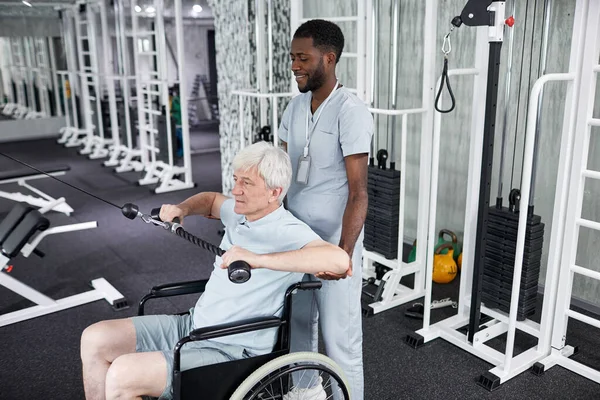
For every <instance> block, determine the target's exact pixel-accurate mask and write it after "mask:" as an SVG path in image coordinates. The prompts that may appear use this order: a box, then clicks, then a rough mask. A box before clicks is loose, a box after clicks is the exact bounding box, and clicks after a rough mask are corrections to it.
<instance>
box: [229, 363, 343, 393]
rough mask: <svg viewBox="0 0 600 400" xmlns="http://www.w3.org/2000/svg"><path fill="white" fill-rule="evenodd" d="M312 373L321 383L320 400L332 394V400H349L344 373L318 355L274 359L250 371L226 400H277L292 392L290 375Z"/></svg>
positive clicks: (334, 364) (292, 385)
mask: <svg viewBox="0 0 600 400" xmlns="http://www.w3.org/2000/svg"><path fill="white" fill-rule="evenodd" d="M313 373H314V374H316V375H318V377H319V378H320V379H321V383H322V385H323V390H324V392H325V393H323V396H325V397H323V399H325V398H327V399H330V398H332V397H331V396H332V394H333V393H334V392H335V394H336V396H334V397H333V398H335V399H343V400H349V399H350V395H349V393H348V383H347V381H346V378H345V377H344V373H343V371H342V369H341V368H340V367H339V366H338V365H337V364H336V363H335V362H334V361H333V360H332V359H330V358H329V357H326V356H324V355H322V354H319V353H313V352H299V353H291V354H286V355H284V356H281V357H278V358H276V359H274V360H272V361H270V362H268V363H266V364H265V365H263V366H262V367H260V368H259V369H257V370H256V371H254V372H253V373H252V374H251V375H250V376H248V377H247V378H246V379H245V380H244V382H242V384H241V385H240V386H239V387H238V388H237V390H236V391H235V392H234V393H233V395H231V397H230V400H275V399H277V400H281V399H283V398H284V395H285V394H287V393H288V392H293V390H294V384H293V382H292V374H294V375H295V376H298V375H297V374H313ZM311 376H314V375H311ZM312 380H313V381H314V378H313V379H312ZM325 394H326V395H325ZM294 398H295V399H296V398H302V397H294ZM311 398H312V397H311Z"/></svg>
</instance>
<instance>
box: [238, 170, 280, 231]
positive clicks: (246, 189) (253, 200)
mask: <svg viewBox="0 0 600 400" xmlns="http://www.w3.org/2000/svg"><path fill="white" fill-rule="evenodd" d="M233 180H234V182H235V184H234V187H233V189H232V191H231V194H232V195H233V197H234V198H235V207H234V211H235V213H236V214H241V215H245V216H246V219H247V220H248V221H256V220H257V219H260V218H262V217H264V216H265V215H267V214H269V213H270V212H272V211H274V210H275V209H277V208H279V195H280V194H281V190H282V189H281V188H276V189H269V188H268V187H267V184H266V183H265V180H264V179H263V178H262V177H261V176H260V174H259V173H258V168H257V167H253V168H250V169H249V170H247V171H244V170H241V169H237V170H235V171H234V173H233Z"/></svg>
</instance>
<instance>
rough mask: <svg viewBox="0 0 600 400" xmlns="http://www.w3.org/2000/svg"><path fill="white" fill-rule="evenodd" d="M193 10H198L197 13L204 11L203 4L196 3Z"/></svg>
mask: <svg viewBox="0 0 600 400" xmlns="http://www.w3.org/2000/svg"><path fill="white" fill-rule="evenodd" d="M192 11H194V12H197V13H199V12H202V6H201V5H199V4H194V5H193V6H192Z"/></svg>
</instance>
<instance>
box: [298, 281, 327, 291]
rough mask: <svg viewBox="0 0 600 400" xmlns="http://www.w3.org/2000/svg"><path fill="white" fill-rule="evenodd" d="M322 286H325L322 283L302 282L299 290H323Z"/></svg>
mask: <svg viewBox="0 0 600 400" xmlns="http://www.w3.org/2000/svg"><path fill="white" fill-rule="evenodd" d="M321 286H323V284H322V283H321V282H300V287H299V288H298V289H300V290H315V289H321Z"/></svg>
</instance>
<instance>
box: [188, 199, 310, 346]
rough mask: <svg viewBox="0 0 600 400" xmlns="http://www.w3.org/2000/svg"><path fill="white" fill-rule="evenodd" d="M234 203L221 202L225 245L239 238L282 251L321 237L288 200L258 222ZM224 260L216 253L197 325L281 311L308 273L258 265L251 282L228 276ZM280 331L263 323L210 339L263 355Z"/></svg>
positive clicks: (252, 247)
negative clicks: (288, 293)
mask: <svg viewBox="0 0 600 400" xmlns="http://www.w3.org/2000/svg"><path fill="white" fill-rule="evenodd" d="M234 206H235V201H234V200H233V199H228V200H226V201H225V202H224V203H223V205H222V206H221V221H222V222H223V224H224V225H225V235H224V236H223V240H222V241H221V245H220V247H221V248H222V249H223V250H225V251H227V250H228V249H229V248H231V247H232V246H233V245H234V244H235V245H237V246H240V247H242V248H244V249H246V250H249V251H252V252H254V253H257V254H268V253H278V252H283V251H290V250H299V249H301V248H302V247H304V246H305V245H307V244H308V243H310V242H312V241H314V240H319V239H320V237H319V236H317V234H316V233H314V232H313V231H312V230H311V229H310V228H309V227H308V225H306V224H305V223H303V222H301V221H300V220H298V219H297V218H296V217H294V216H293V215H292V214H291V213H290V212H289V211H287V210H286V209H285V208H284V207H283V206H281V207H279V208H278V209H277V210H275V211H273V212H272V213H270V214H268V215H266V216H264V217H263V218H261V219H259V220H257V221H253V222H249V221H247V220H246V217H245V216H243V215H239V214H236V213H235V212H234ZM221 263H222V261H221V257H219V256H217V257H216V258H215V263H214V269H213V271H212V273H211V275H210V279H209V281H208V284H207V285H206V290H205V291H204V293H203V294H202V296H201V297H200V299H199V300H198V302H197V303H196V306H195V308H194V312H193V316H194V329H197V328H201V327H204V326H211V325H217V324H223V323H228V322H232V321H237V320H241V319H246V318H254V317H264V316H278V317H279V316H281V312H282V309H283V297H284V294H285V291H286V289H287V288H288V287H289V286H290V285H292V284H294V283H296V282H300V281H302V277H303V276H304V274H301V273H291V272H282V271H272V270H268V269H254V270H252V277H251V278H250V279H249V280H248V281H247V282H245V283H242V284H238V283H232V282H231V281H230V280H229V278H228V276H227V270H226V269H222V268H221ZM276 332H277V330H276V329H264V330H260V331H255V332H248V333H242V334H238V335H232V336H225V337H221V338H216V339H211V340H210V341H213V342H218V343H223V344H228V345H235V346H240V347H242V348H245V349H246V350H247V351H248V352H249V353H250V354H251V355H258V354H264V353H268V352H271V351H272V349H273V346H274V345H275V340H276V336H275V334H276ZM210 341H209V342H210Z"/></svg>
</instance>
